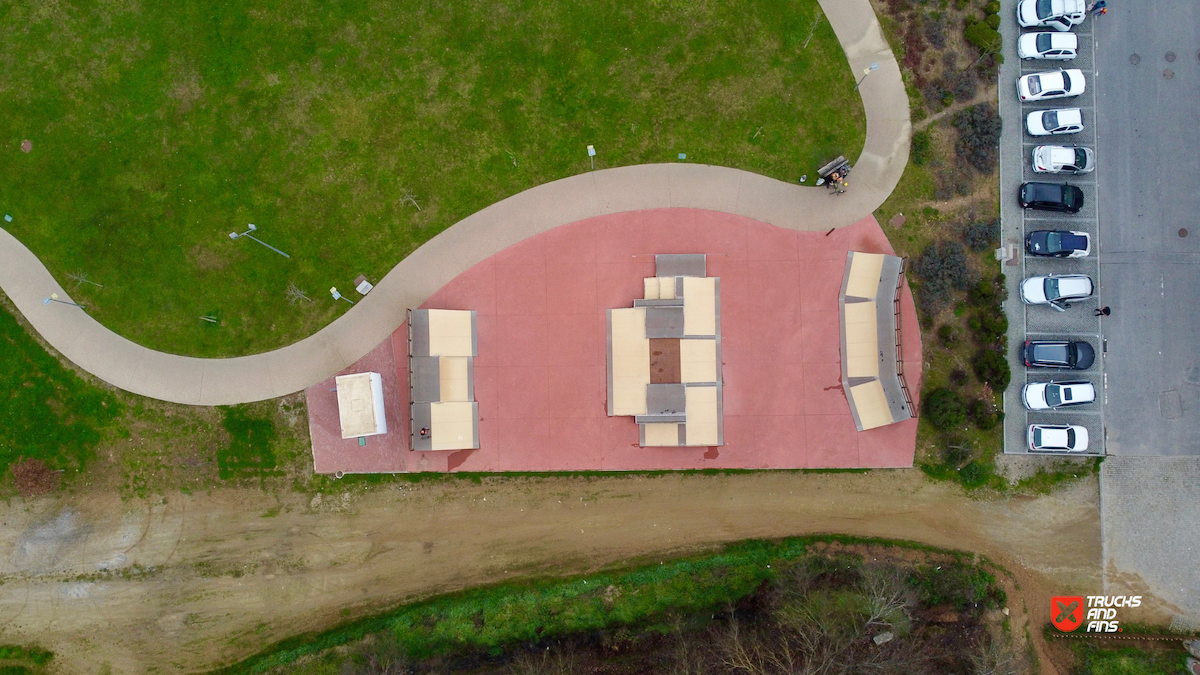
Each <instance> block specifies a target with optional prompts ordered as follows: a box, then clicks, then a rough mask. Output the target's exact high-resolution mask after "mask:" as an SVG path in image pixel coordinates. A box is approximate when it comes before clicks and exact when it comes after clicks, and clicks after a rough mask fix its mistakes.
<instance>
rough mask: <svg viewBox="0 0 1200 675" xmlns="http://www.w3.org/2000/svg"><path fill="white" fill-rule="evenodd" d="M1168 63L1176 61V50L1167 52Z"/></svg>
mask: <svg viewBox="0 0 1200 675" xmlns="http://www.w3.org/2000/svg"><path fill="white" fill-rule="evenodd" d="M1167 63H1175V52H1167Z"/></svg>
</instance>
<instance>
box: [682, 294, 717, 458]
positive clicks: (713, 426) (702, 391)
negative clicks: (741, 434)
mask: <svg viewBox="0 0 1200 675" xmlns="http://www.w3.org/2000/svg"><path fill="white" fill-rule="evenodd" d="M684 297H687V296H686V295H685V296H684ZM718 415H719V413H718V410H717V388H716V387H688V388H687V425H686V426H685V429H684V431H685V433H686V434H687V444H688V445H719V444H720V442H721V441H720V419H719V416H718Z"/></svg>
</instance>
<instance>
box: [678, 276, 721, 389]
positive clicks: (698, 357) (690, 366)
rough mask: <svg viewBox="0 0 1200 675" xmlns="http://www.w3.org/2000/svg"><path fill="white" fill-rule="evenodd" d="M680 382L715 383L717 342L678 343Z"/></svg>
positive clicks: (688, 341) (690, 341)
mask: <svg viewBox="0 0 1200 675" xmlns="http://www.w3.org/2000/svg"><path fill="white" fill-rule="evenodd" d="M685 297H686V296H685ZM679 374H680V382H683V383H685V384H686V383H689V382H716V381H717V341H716V340H687V339H684V340H680V341H679Z"/></svg>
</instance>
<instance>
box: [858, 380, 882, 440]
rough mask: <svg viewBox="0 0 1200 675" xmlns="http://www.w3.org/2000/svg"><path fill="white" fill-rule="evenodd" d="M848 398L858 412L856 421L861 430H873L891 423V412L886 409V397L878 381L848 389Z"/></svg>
mask: <svg viewBox="0 0 1200 675" xmlns="http://www.w3.org/2000/svg"><path fill="white" fill-rule="evenodd" d="M850 397H851V398H852V399H854V408H855V410H857V411H858V421H859V423H861V424H862V428H863V430H864V431H865V430H867V429H874V428H875V427H881V426H884V425H885V424H891V423H892V411H891V408H889V407H888V401H887V395H886V394H884V392H883V384H882V383H880V382H879V380H871V381H870V382H864V383H862V384H860V385H856V386H853V387H850Z"/></svg>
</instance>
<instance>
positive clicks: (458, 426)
mask: <svg viewBox="0 0 1200 675" xmlns="http://www.w3.org/2000/svg"><path fill="white" fill-rule="evenodd" d="M429 416H430V424H429V428H430V431H431V439H430V440H431V441H432V442H433V449H434V450H469V449H471V448H474V447H475V445H476V443H475V417H476V404H475V403H470V402H461V401H455V402H451V403H431V404H430V405H429Z"/></svg>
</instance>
